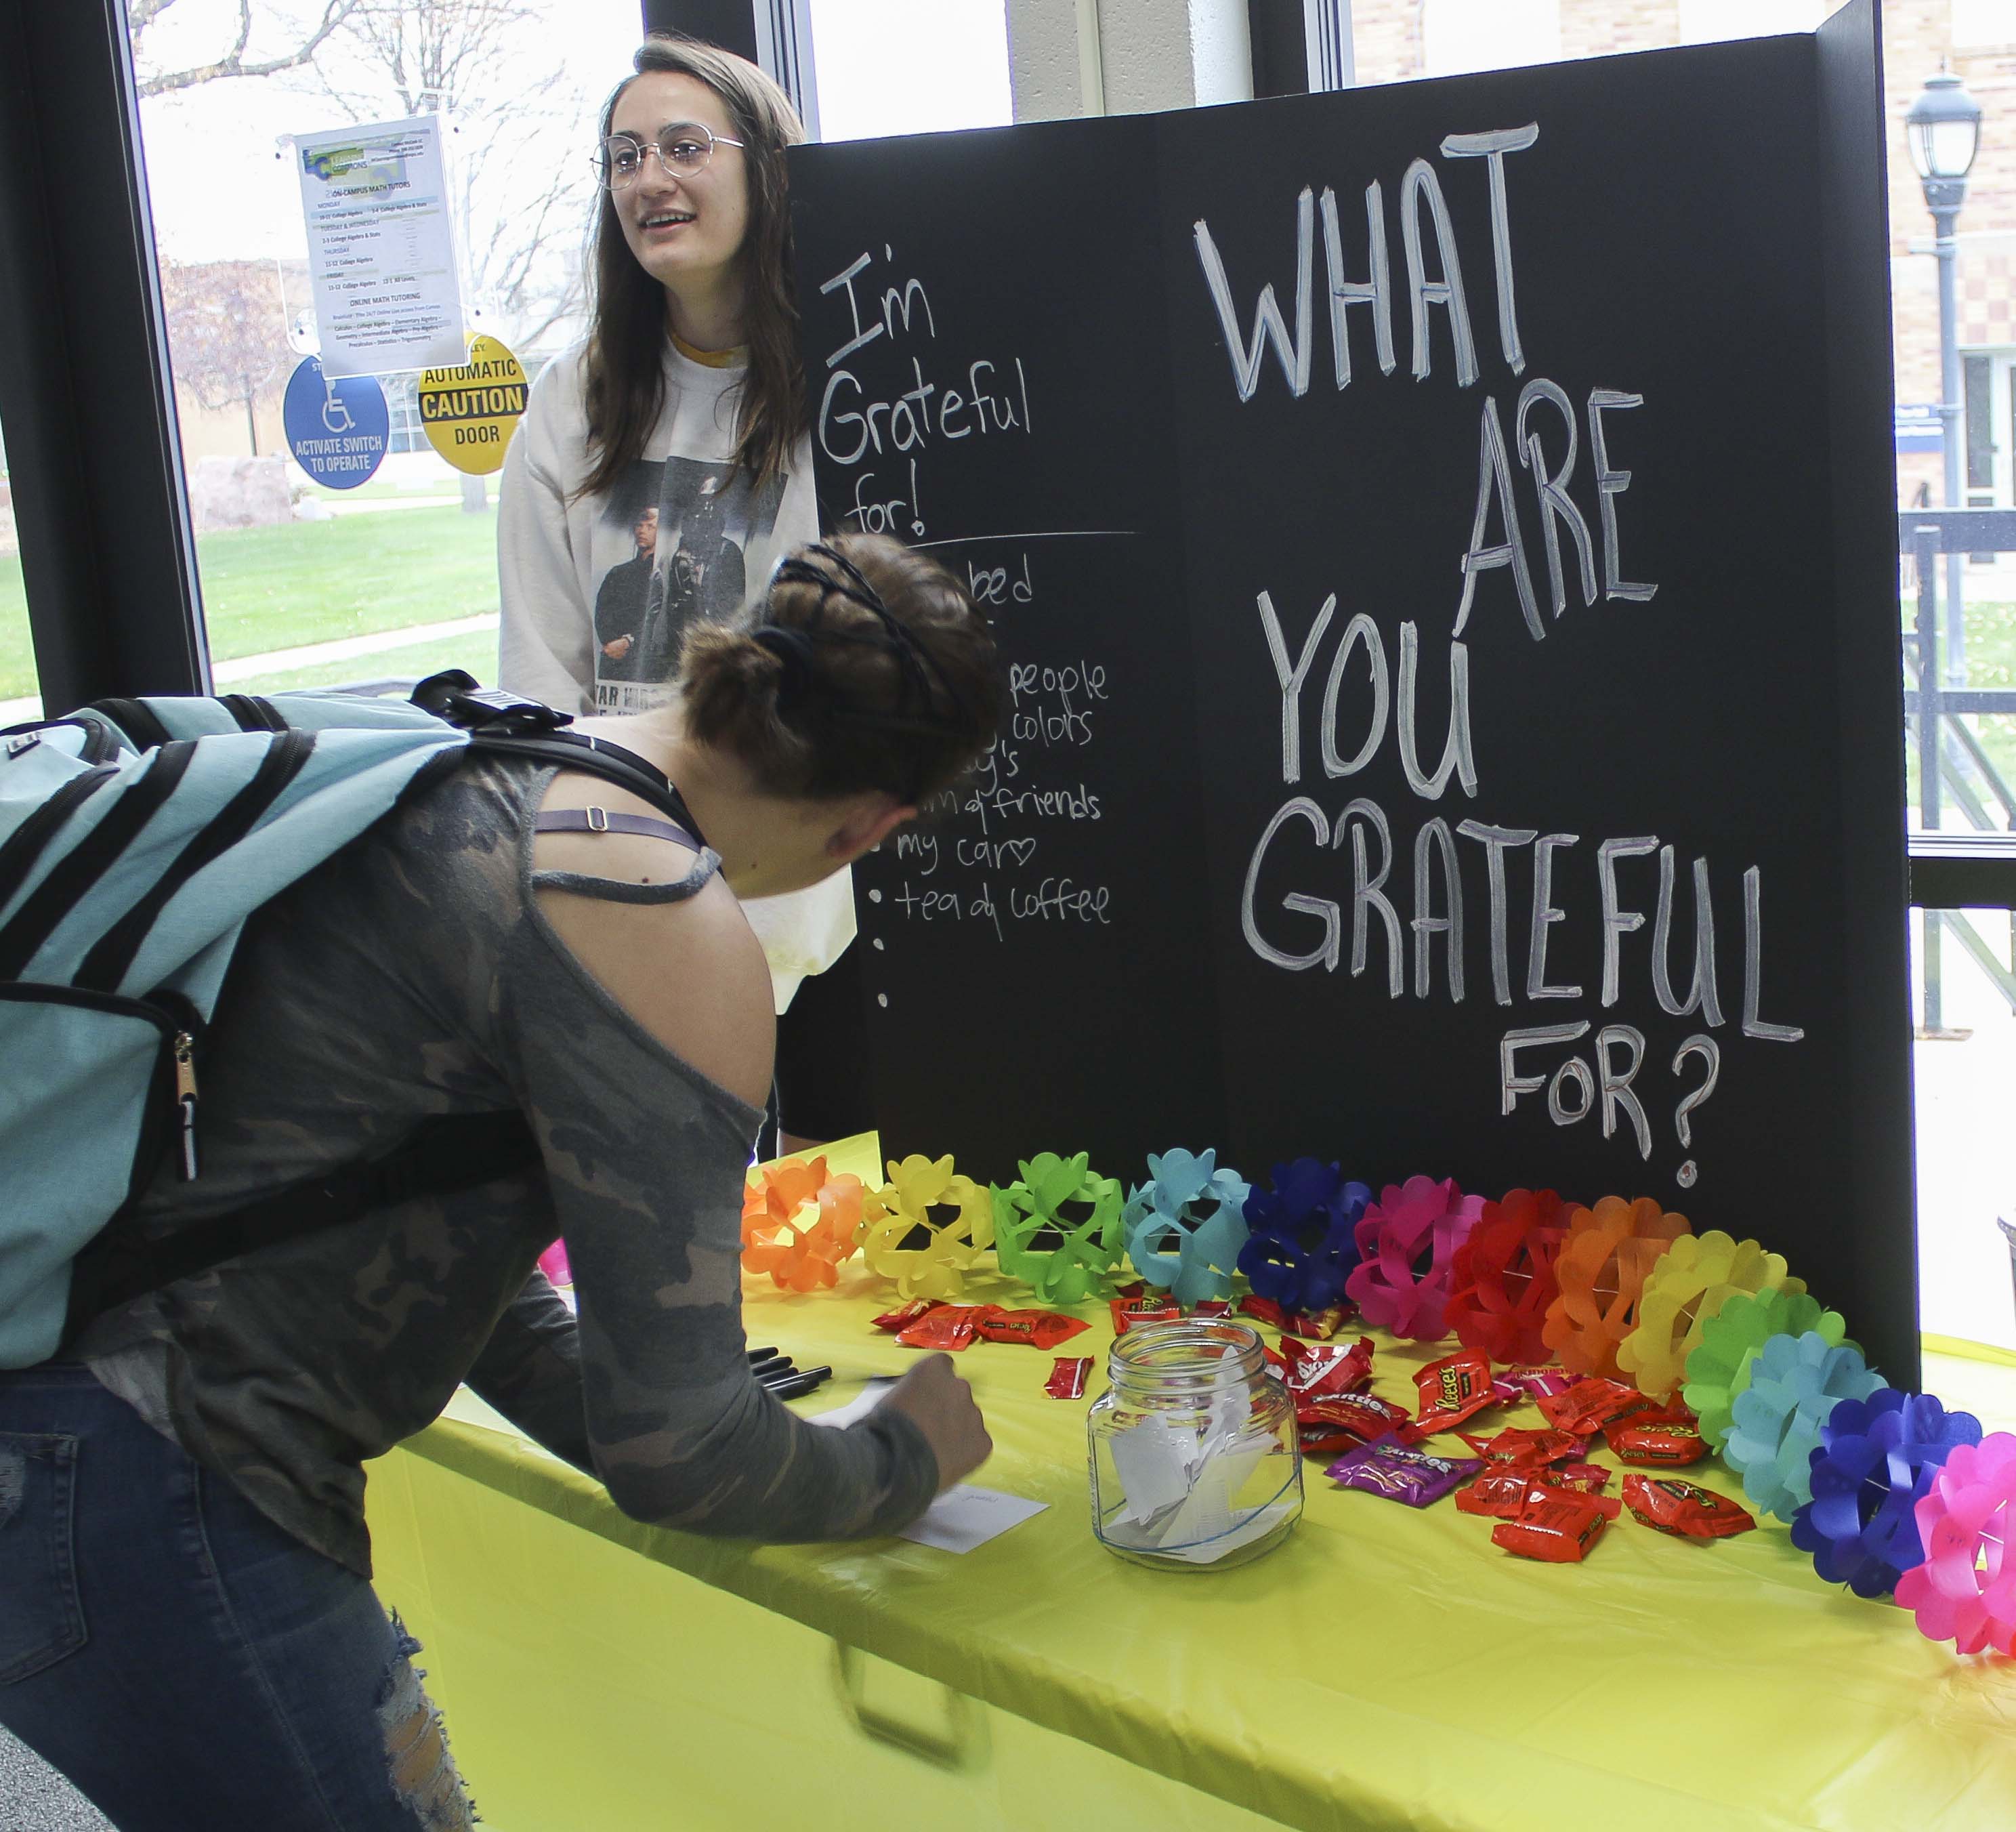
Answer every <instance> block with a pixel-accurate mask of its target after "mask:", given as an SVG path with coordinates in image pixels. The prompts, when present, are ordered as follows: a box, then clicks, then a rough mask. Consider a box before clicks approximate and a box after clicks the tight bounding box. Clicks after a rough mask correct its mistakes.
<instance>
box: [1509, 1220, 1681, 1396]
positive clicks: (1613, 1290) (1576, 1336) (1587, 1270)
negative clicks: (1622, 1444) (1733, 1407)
mask: <svg viewBox="0 0 2016 1832" xmlns="http://www.w3.org/2000/svg"><path fill="white" fill-rule="evenodd" d="M1693 1232H1694V1230H1693V1229H1692V1228H1691V1227H1690V1226H1689V1225H1688V1222H1687V1217H1686V1216H1685V1215H1669V1214H1667V1213H1666V1212H1665V1211H1664V1210H1663V1209H1661V1208H1660V1206H1659V1205H1658V1203H1657V1202H1655V1201H1654V1200H1652V1198H1651V1197H1649V1196H1641V1197H1640V1198H1639V1199H1638V1200H1636V1202H1627V1201H1626V1200H1625V1199H1624V1198H1623V1197H1621V1196H1606V1197H1604V1199H1603V1200H1601V1201H1600V1202H1599V1203H1598V1204H1597V1205H1596V1207H1595V1208H1577V1209H1575V1210H1574V1211H1571V1214H1570V1215H1569V1217H1568V1239H1567V1240H1565V1241H1564V1243H1563V1244H1562V1246H1561V1257H1560V1258H1559V1259H1557V1261H1556V1262H1554V1276H1555V1279H1556V1280H1557V1282H1558V1283H1559V1284H1560V1286H1561V1293H1560V1295H1559V1296H1558V1297H1557V1298H1555V1299H1554V1301H1553V1303H1552V1304H1550V1305H1548V1307H1547V1319H1546V1323H1545V1324H1544V1325H1543V1326H1542V1329H1541V1331H1540V1336H1541V1340H1542V1341H1543V1342H1544V1343H1545V1344H1546V1346H1547V1347H1548V1348H1550V1349H1552V1350H1553V1352H1554V1355H1555V1358H1556V1359H1557V1360H1558V1361H1559V1362H1561V1366H1563V1367H1564V1368H1566V1369H1567V1370H1568V1372H1569V1373H1574V1374H1600V1375H1601V1376H1602V1377H1604V1379H1605V1380H1622V1379H1623V1378H1624V1374H1623V1370H1622V1369H1620V1368H1619V1367H1618V1365H1617V1349H1618V1344H1620V1343H1621V1342H1622V1341H1623V1340H1624V1338H1625V1337H1627V1336H1628V1335H1629V1334H1631V1332H1632V1331H1633V1330H1634V1329H1636V1327H1637V1326H1638V1299H1639V1294H1640V1293H1641V1292H1642V1291H1643V1289H1644V1286H1645V1280H1646V1279H1647V1276H1649V1275H1650V1274H1651V1270H1652V1268H1653V1266H1654V1265H1655V1264H1656V1263H1657V1262H1658V1258H1659V1256H1660V1255H1661V1254H1663V1253H1664V1252H1665V1251H1666V1249H1667V1248H1668V1247H1670V1246H1671V1245H1672V1244H1673V1242H1674V1241H1676V1240H1678V1239H1679V1237H1680V1236H1682V1235H1683V1234H1690V1233H1693Z"/></svg>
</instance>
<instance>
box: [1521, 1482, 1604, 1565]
mask: <svg viewBox="0 0 2016 1832" xmlns="http://www.w3.org/2000/svg"><path fill="white" fill-rule="evenodd" d="M1616 1517H1617V1503H1615V1502H1614V1501H1609V1502H1606V1501H1605V1500H1604V1499H1603V1498H1602V1497H1601V1496H1600V1495H1578V1494H1575V1493H1572V1492H1569V1491H1567V1490H1564V1489H1559V1488H1548V1487H1546V1485H1545V1484H1543V1483H1537V1482H1536V1483H1532V1484H1531V1485H1528V1488H1527V1490H1526V1499H1525V1501H1524V1502H1523V1503H1521V1505H1520V1508H1519V1511H1518V1513H1516V1514H1514V1516H1513V1517H1512V1518H1511V1519H1510V1520H1509V1521H1499V1523H1498V1524H1497V1525H1496V1526H1495V1527H1493V1528H1492V1529H1491V1543H1492V1545H1493V1546H1503V1548H1504V1549H1505V1550H1506V1551H1507V1552H1512V1553H1517V1554H1518V1555H1519V1557H1521V1558H1533V1559H1539V1560H1542V1561H1543V1563H1545V1564H1553V1565H1566V1564H1577V1565H1579V1564H1581V1563H1582V1560H1584V1559H1586V1557H1589V1548H1590V1547H1591V1546H1593V1545H1595V1543H1596V1542H1597V1540H1599V1539H1601V1538H1602V1537H1603V1534H1604V1528H1607V1526H1608V1525H1609V1524H1610V1523H1611V1521H1613V1520H1615V1518H1616Z"/></svg>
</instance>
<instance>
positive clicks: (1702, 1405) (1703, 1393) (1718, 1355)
mask: <svg viewBox="0 0 2016 1832" xmlns="http://www.w3.org/2000/svg"><path fill="white" fill-rule="evenodd" d="M1794 1283H1797V1281H1796V1280H1795V1281H1794ZM1701 1316H1703V1317H1704V1318H1705V1319H1706V1320H1705V1322H1704V1323H1702V1324H1701V1340H1700V1341H1698V1342H1697V1343H1696V1344H1694V1347H1693V1348H1691V1349H1690V1350H1689V1351H1688V1352H1687V1384H1686V1385H1685V1386H1684V1387H1683V1388H1682V1389H1681V1390H1680V1394H1681V1397H1682V1398H1683V1399H1685V1400H1686V1401H1687V1404H1688V1405H1690V1407H1692V1408H1693V1409H1694V1415H1695V1416H1696V1417H1697V1418H1698V1419H1699V1420H1701V1436H1702V1437H1703V1438H1706V1439H1707V1440H1708V1445H1709V1448H1710V1449H1719V1448H1720V1446H1721V1444H1722V1441H1723V1438H1726V1437H1727V1436H1728V1435H1729V1427H1730V1425H1732V1424H1733V1423H1734V1422H1735V1416H1734V1414H1733V1412H1732V1410H1731V1408H1732V1407H1733V1406H1734V1405H1735V1403H1736V1396H1737V1394H1739V1393H1741V1391H1743V1390H1744V1387H1748V1385H1749V1384H1750V1370H1751V1368H1752V1367H1753V1366H1755V1362H1756V1360H1757V1352H1758V1351H1759V1349H1760V1348H1762V1347H1763V1346H1764V1344H1766V1343H1767V1342H1769V1341H1770V1340H1771V1338H1772V1337H1773V1336H1803V1335H1805V1333H1806V1332H1807V1331H1808V1330H1815V1331H1817V1332H1818V1333H1819V1334H1820V1337H1822V1338H1823V1340H1824V1341H1827V1342H1828V1343H1830V1344H1840V1343H1842V1342H1845V1341H1847V1339H1848V1326H1847V1324H1846V1323H1844V1322H1843V1321H1842V1320H1841V1313H1840V1312H1838V1311H1831V1310H1828V1309H1826V1308H1823V1306H1822V1305H1821V1303H1820V1300H1819V1299H1818V1298H1813V1297H1811V1296H1809V1294H1807V1293H1806V1292H1805V1291H1804V1290H1789V1289H1787V1288H1784V1287H1777V1288H1773V1287H1766V1288H1765V1289H1764V1290H1762V1291H1737V1292H1734V1293H1732V1294H1730V1296H1729V1297H1728V1298H1725V1299H1724V1300H1723V1303H1722V1305H1721V1306H1720V1308H1718V1309H1717V1310H1716V1311H1715V1312H1714V1313H1713V1315H1712V1316H1711V1315H1709V1314H1708V1310H1707V1307H1706V1306H1705V1305H1704V1306H1703V1307H1702V1310H1701Z"/></svg>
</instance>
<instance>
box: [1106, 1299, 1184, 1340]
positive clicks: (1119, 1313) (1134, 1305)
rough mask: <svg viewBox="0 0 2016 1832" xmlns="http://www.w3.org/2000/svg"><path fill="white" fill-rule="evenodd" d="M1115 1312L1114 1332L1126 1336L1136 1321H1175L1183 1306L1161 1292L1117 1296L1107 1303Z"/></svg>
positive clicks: (1179, 1316)
mask: <svg viewBox="0 0 2016 1832" xmlns="http://www.w3.org/2000/svg"><path fill="white" fill-rule="evenodd" d="M1107 1308H1109V1309H1110V1310H1111V1312H1113V1333H1114V1335H1116V1336H1125V1334H1127V1332H1128V1331H1129V1330H1131V1329H1132V1328H1133V1327H1134V1326H1135V1325H1136V1323H1175V1322H1176V1321H1177V1320H1178V1319H1180V1318H1181V1317H1182V1316H1183V1306H1182V1305H1179V1303H1177V1302H1176V1301H1175V1299H1174V1298H1171V1297H1168V1296H1167V1295H1166V1294H1164V1293H1161V1292H1157V1293H1155V1294H1154V1295H1152V1296H1146V1295H1144V1296H1143V1297H1139V1298H1114V1299H1113V1300H1111V1302H1110V1303H1109V1305H1107Z"/></svg>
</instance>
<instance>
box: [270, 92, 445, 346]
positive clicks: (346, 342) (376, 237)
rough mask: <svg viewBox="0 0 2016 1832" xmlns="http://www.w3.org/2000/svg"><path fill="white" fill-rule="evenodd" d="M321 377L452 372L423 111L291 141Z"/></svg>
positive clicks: (436, 161)
mask: <svg viewBox="0 0 2016 1832" xmlns="http://www.w3.org/2000/svg"><path fill="white" fill-rule="evenodd" d="M294 156H295V159H296V161H297V167H298V175H299V177H300V179H301V208H302V211H303V212H304V214H305V216H306V218H307V220H308V272H309V276H310V279H311V283H312V285H313V288H314V293H315V326H316V329H317V332H318V333H319V336H320V337H321V340H322V373H324V374H325V375H326V376H329V377H330V378H332V379H337V378H340V377H343V376H367V375H387V374H390V373H392V372H394V371H395V370H399V369H453V368H455V367H456V366H457V365H459V364H460V363H461V362H463V360H464V355H463V301H462V283H461V279H460V271H459V268H457V266H456V265H455V237H454V234H453V213H452V211H451V209H450V207H449V199H448V181H447V175H446V171H445V167H444V164H443V161H442V157H441V121H440V119H439V117H437V116H434V115H419V116H416V117H415V118H414V119H412V120H411V121H381V122H379V123H377V124H374V125H372V126H368V127H355V128H342V129H340V130H338V131H335V132H332V133H326V134H304V135H301V136H300V137H299V138H298V139H296V141H295V142H294Z"/></svg>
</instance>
